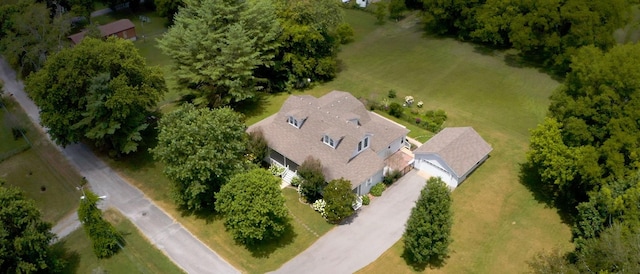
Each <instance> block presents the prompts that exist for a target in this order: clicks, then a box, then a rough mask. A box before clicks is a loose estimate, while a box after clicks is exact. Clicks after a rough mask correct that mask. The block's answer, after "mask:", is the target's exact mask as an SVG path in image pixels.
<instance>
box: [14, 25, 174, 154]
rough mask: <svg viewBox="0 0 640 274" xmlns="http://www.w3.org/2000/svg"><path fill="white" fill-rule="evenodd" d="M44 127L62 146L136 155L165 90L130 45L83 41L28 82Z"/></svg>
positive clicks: (120, 41) (160, 77)
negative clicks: (78, 145)
mask: <svg viewBox="0 0 640 274" xmlns="http://www.w3.org/2000/svg"><path fill="white" fill-rule="evenodd" d="M26 89H27V91H28V92H29V95H30V96H31V98H33V100H34V101H35V103H36V105H38V107H39V108H40V118H41V121H42V125H44V126H45V127H47V128H48V132H49V134H50V135H51V137H52V138H53V140H55V141H56V143H58V144H60V145H62V146H65V145H68V144H71V143H75V142H79V141H83V140H87V141H89V142H91V143H92V144H94V145H96V146H97V147H99V148H101V149H104V150H107V151H109V152H110V153H113V154H120V153H125V154H126V153H130V152H134V151H136V150H137V148H138V146H139V144H140V142H141V141H142V135H141V132H142V131H143V130H144V129H145V128H147V126H148V123H147V117H148V115H149V113H151V111H153V110H154V109H155V107H156V105H157V102H158V100H159V99H160V98H161V96H162V95H163V93H164V92H165V90H166V87H165V82H164V78H163V75H162V71H161V70H160V69H159V68H158V67H147V66H146V62H145V60H144V58H143V57H142V56H140V54H139V53H138V51H137V49H136V48H135V47H134V45H133V44H132V43H131V41H128V40H124V39H119V38H109V39H107V40H106V41H103V40H100V39H93V38H86V39H84V40H82V42H81V43H80V44H78V45H76V46H75V47H73V48H69V49H65V50H63V51H61V52H60V53H58V54H56V55H54V56H52V57H51V58H49V60H47V62H46V64H45V66H44V68H43V69H42V70H40V71H38V72H37V73H35V74H33V75H31V77H29V78H27V81H26Z"/></svg>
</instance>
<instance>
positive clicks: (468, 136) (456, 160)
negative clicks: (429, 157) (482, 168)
mask: <svg viewBox="0 0 640 274" xmlns="http://www.w3.org/2000/svg"><path fill="white" fill-rule="evenodd" d="M491 150H493V148H491V145H489V144H488V143H487V142H486V141H485V140H484V139H482V137H481V136H480V135H479V134H478V133H477V132H476V131H475V130H474V129H473V128H472V127H448V128H445V129H443V130H442V131H440V132H439V133H438V134H436V135H435V136H433V137H432V138H431V139H429V141H427V142H426V143H424V144H422V145H421V146H420V147H418V148H417V149H416V150H415V151H414V152H413V153H414V154H415V155H419V154H437V155H438V156H440V158H442V159H443V160H444V161H445V162H446V163H447V165H449V166H450V167H451V168H452V169H453V171H454V172H455V173H456V175H458V176H462V175H464V174H466V173H467V172H468V171H469V170H470V169H471V168H473V166H474V165H475V164H476V163H477V162H479V161H480V160H482V158H484V157H485V156H487V154H489V152H491Z"/></svg>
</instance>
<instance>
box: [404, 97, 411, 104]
mask: <svg viewBox="0 0 640 274" xmlns="http://www.w3.org/2000/svg"><path fill="white" fill-rule="evenodd" d="M404 102H405V103H406V104H407V106H411V104H413V96H405V97H404Z"/></svg>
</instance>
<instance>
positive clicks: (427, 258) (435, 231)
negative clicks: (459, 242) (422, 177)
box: [404, 177, 453, 264]
mask: <svg viewBox="0 0 640 274" xmlns="http://www.w3.org/2000/svg"><path fill="white" fill-rule="evenodd" d="M451 202H452V200H451V193H450V191H449V188H448V187H447V185H446V184H445V183H444V182H443V181H442V179H440V177H431V178H430V179H429V180H428V181H427V185H426V186H425V187H424V188H423V189H422V191H421V192H420V198H418V201H417V202H416V205H415V207H414V208H413V209H412V210H411V216H410V217H409V220H408V221H407V225H406V230H405V232H404V255H405V256H406V258H407V259H408V260H409V261H410V262H412V263H415V264H426V263H433V264H439V263H441V262H442V261H444V259H445V258H446V257H447V254H448V252H449V244H450V243H451V241H452V240H451V226H452V224H453V217H452V213H451Z"/></svg>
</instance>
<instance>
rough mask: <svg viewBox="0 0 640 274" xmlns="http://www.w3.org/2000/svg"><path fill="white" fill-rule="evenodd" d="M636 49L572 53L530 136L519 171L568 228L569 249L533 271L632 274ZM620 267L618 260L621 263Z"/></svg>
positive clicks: (637, 194) (639, 215)
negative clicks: (560, 82) (561, 211)
mask: <svg viewBox="0 0 640 274" xmlns="http://www.w3.org/2000/svg"><path fill="white" fill-rule="evenodd" d="M638 62H640V45H637V44H636V45H619V46H615V47H613V48H612V49H610V50H609V51H608V52H605V51H603V50H601V49H599V48H597V47H595V46H588V47H585V48H582V49H580V50H578V52H577V54H576V55H575V56H574V57H573V62H572V64H571V72H570V73H568V74H567V77H566V81H565V83H564V84H563V86H562V87H561V88H560V89H558V90H557V91H556V92H554V94H553V95H552V96H551V106H550V107H549V114H548V117H547V118H546V119H545V120H544V122H543V123H542V124H540V125H538V127H537V128H536V129H534V130H532V132H531V143H530V149H529V151H528V153H527V163H526V164H525V166H524V169H523V170H524V171H526V172H527V174H529V175H530V176H529V180H530V181H531V182H532V183H530V184H533V185H534V186H535V188H537V189H540V191H541V192H542V193H543V194H545V195H546V196H547V197H549V198H550V201H551V202H552V203H554V204H555V205H557V206H558V207H560V208H562V209H564V210H565V211H566V212H567V213H568V215H569V216H571V221H572V232H573V242H574V243H575V245H576V250H575V251H574V252H572V253H570V254H568V255H566V254H559V253H554V254H547V255H543V256H539V257H538V258H536V260H535V261H534V262H533V263H532V267H533V268H534V271H536V272H540V273H548V272H545V271H550V269H551V268H550V267H551V266H552V265H556V266H557V265H558V264H557V262H563V265H562V266H564V267H567V268H570V269H573V270H575V271H595V272H599V271H604V272H607V271H608V272H612V273H635V272H638V265H639V264H638V256H637V255H638V246H637V245H627V244H621V243H622V242H628V241H637V239H638V237H639V235H640V173H639V170H638V168H640V156H639V155H640V123H638V121H640V111H639V109H640V108H639V107H640V82H638V80H637V79H640V69H639V68H638V66H637V65H635V64H637V63H638ZM620 260H623V261H625V262H624V263H621V261H620Z"/></svg>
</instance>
